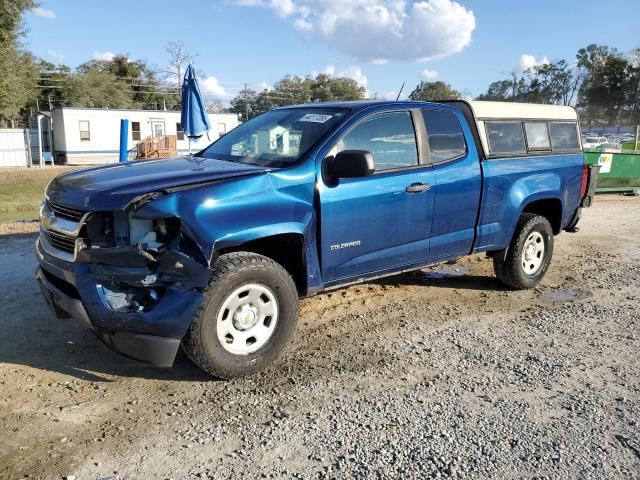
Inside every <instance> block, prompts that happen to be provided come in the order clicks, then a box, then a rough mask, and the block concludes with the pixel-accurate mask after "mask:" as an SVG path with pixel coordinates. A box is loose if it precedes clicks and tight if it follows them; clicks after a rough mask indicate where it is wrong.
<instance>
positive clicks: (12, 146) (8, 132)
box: [0, 128, 31, 167]
mask: <svg viewBox="0 0 640 480" xmlns="http://www.w3.org/2000/svg"><path fill="white" fill-rule="evenodd" d="M29 166H31V151H30V147H29V131H28V130H23V129H19V128H3V129H0V167H29Z"/></svg>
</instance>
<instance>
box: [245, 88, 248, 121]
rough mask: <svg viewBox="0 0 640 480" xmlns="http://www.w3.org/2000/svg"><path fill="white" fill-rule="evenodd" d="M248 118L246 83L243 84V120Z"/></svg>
mask: <svg viewBox="0 0 640 480" xmlns="http://www.w3.org/2000/svg"><path fill="white" fill-rule="evenodd" d="M248 120H249V92H248V91H247V84H246V83H245V84H244V121H245V122H246V121H248Z"/></svg>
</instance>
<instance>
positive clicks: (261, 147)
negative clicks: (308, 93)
mask: <svg viewBox="0 0 640 480" xmlns="http://www.w3.org/2000/svg"><path fill="white" fill-rule="evenodd" d="M347 111H348V110H346V109H338V108H311V107H310V108H290V109H282V110H280V109H279V110H271V111H269V112H265V113H263V114H262V115H259V116H257V117H255V118H253V119H251V120H249V121H248V122H246V123H243V124H242V125H240V126H238V127H236V128H234V129H233V130H231V131H230V132H229V133H227V134H226V135H224V136H223V137H221V138H220V139H218V140H217V141H215V142H214V143H212V144H211V145H209V146H208V147H207V148H205V149H204V150H203V151H202V152H200V153H199V154H198V155H199V156H201V157H206V158H219V159H222V160H228V161H231V162H239V163H249V164H252V165H262V166H265V167H286V166H288V165H292V164H294V163H295V162H297V161H298V160H299V159H300V158H301V157H302V156H303V155H304V154H305V153H306V152H307V151H308V150H309V149H310V148H311V147H313V146H314V145H315V144H316V143H317V142H318V140H320V139H321V138H322V137H323V136H324V134H325V133H327V132H328V131H329V130H330V129H331V128H332V127H333V126H334V125H336V124H337V123H338V122H339V121H340V120H341V119H342V118H344V116H345V114H346V113H347Z"/></svg>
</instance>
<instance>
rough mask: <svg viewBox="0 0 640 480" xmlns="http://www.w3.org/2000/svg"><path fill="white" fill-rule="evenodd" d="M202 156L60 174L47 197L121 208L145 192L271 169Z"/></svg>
mask: <svg viewBox="0 0 640 480" xmlns="http://www.w3.org/2000/svg"><path fill="white" fill-rule="evenodd" d="M268 170H269V169H268V168H266V167H260V166H255V165H244V164H240V163H234V162H226V161H223V160H216V159H211V158H202V157H181V158H170V159H158V160H145V161H135V162H126V163H118V164H114V165H104V166H100V167H93V168H88V169H84V170H78V171H76V172H69V173H65V174H62V175H59V176H57V177H56V178H55V179H53V180H52V181H51V183H49V186H48V187H47V191H46V192H45V193H46V196H47V198H48V199H49V200H50V201H52V202H54V203H59V204H62V205H66V206H69V207H76V208H79V209H83V210H121V209H123V208H125V206H126V205H127V204H129V203H130V202H131V201H132V200H133V199H135V198H136V197H139V196H140V195H144V194H146V193H150V192H154V191H160V190H167V189H168V190H171V189H173V188H176V187H183V186H187V187H188V186H189V185H194V186H197V185H200V184H202V183H207V182H215V181H218V180H223V179H227V178H233V177H239V176H244V175H251V174H257V173H261V172H265V171H268Z"/></svg>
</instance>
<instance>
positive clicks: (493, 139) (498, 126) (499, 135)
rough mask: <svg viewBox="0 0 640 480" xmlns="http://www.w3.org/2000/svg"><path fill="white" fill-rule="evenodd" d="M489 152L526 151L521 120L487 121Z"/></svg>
mask: <svg viewBox="0 0 640 480" xmlns="http://www.w3.org/2000/svg"><path fill="white" fill-rule="evenodd" d="M485 128H486V130H487V139H488V141H489V152H490V153H493V154H498V155H500V154H507V153H515V154H518V153H526V152H527V149H526V147H525V145H524V134H523V132H522V123H521V122H486V123H485Z"/></svg>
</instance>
